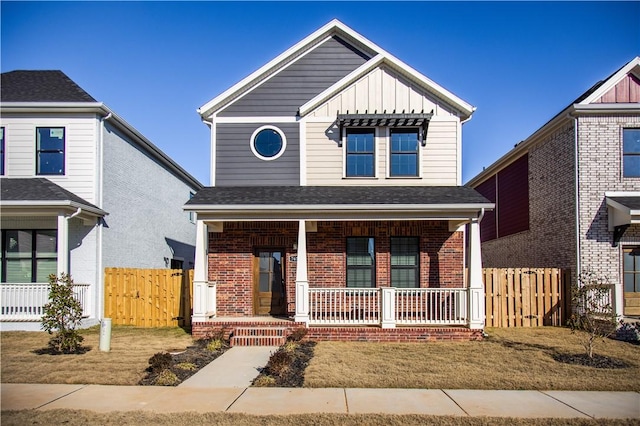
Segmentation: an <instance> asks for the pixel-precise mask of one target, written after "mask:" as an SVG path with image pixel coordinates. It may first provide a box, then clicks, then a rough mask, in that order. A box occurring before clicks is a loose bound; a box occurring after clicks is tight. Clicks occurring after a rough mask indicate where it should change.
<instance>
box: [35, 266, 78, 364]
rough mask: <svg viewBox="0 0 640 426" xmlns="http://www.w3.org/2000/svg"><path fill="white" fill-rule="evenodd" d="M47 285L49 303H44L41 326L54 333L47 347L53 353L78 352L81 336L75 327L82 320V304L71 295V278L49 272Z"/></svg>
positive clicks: (66, 275)
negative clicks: (48, 287) (48, 288)
mask: <svg viewBox="0 0 640 426" xmlns="http://www.w3.org/2000/svg"><path fill="white" fill-rule="evenodd" d="M49 286H50V290H49V303H47V304H45V305H44V315H43V316H42V328H43V329H44V330H45V331H46V332H47V333H49V334H54V336H53V337H51V339H50V340H49V349H50V351H51V352H52V353H54V354H75V353H80V352H81V351H82V346H81V343H82V340H83V337H82V336H81V335H80V334H79V333H78V330H77V327H78V326H79V325H80V321H81V320H82V305H81V304H80V302H79V301H77V300H76V299H75V298H74V296H73V280H72V279H71V276H69V275H68V274H64V273H63V274H61V275H60V277H58V276H56V275H55V274H51V275H49Z"/></svg>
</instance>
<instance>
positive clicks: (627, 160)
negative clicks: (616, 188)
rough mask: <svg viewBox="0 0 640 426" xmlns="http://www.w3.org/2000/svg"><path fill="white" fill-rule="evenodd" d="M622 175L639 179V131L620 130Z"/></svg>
mask: <svg viewBox="0 0 640 426" xmlns="http://www.w3.org/2000/svg"><path fill="white" fill-rule="evenodd" d="M622 175H623V177H626V178H628V177H640V129H622Z"/></svg>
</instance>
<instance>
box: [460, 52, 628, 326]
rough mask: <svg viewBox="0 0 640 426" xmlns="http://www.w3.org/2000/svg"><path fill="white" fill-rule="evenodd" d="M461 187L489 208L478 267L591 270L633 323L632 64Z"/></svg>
mask: <svg viewBox="0 0 640 426" xmlns="http://www.w3.org/2000/svg"><path fill="white" fill-rule="evenodd" d="M467 185H469V186H470V187H472V188H475V189H476V190H478V192H480V193H481V194H483V195H484V196H485V197H487V198H488V199H490V200H492V201H494V202H495V203H496V209H495V211H494V212H490V213H488V214H487V215H486V217H485V219H484V220H483V222H482V226H481V236H482V255H483V262H484V264H485V266H487V267H557V268H564V269H569V270H571V271H572V274H573V277H574V279H577V278H578V276H579V274H580V273H581V272H585V271H593V272H595V273H596V274H597V275H598V276H600V277H603V278H606V279H607V280H608V281H609V282H610V283H611V284H613V285H614V292H613V296H612V297H613V299H612V301H613V302H614V306H615V308H616V312H617V314H618V315H621V316H622V315H626V316H636V315H640V303H639V302H640V298H639V297H638V296H640V287H639V286H640V59H639V58H634V59H633V60H632V61H630V62H629V63H627V64H626V65H625V66H624V67H622V68H621V69H620V70H618V71H616V72H615V73H614V74H612V75H611V76H609V77H608V78H606V79H604V80H603V81H600V82H598V83H597V84H596V85H595V86H594V87H592V88H591V89H590V90H589V91H588V92H586V93H585V94H583V95H582V96H581V97H580V98H578V99H577V100H576V101H575V102H573V103H572V104H571V105H570V106H569V107H567V108H566V109H565V110H563V111H562V112H560V113H559V114H558V115H556V117H554V118H553V119H552V120H551V121H549V122H548V123H547V124H545V125H544V126H543V127H541V128H540V129H539V130H537V131H536V132H535V133H534V134H533V135H531V136H530V137H529V138H527V139H526V140H525V141H523V142H521V143H520V144H518V145H517V146H516V147H515V148H514V149H513V150H511V151H510V152H509V153H507V154H505V155H504V156H503V157H502V158H501V159H499V160H498V161H496V162H495V163H494V164H493V165H491V166H490V167H487V168H486V169H485V170H484V171H483V172H482V173H480V174H479V175H478V176H476V177H475V178H473V179H472V180H471V181H470V182H469V183H468V184H467Z"/></svg>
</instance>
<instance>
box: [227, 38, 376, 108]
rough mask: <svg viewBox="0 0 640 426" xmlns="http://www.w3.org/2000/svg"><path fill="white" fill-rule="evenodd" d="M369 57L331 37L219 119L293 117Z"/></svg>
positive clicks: (263, 84) (239, 100) (238, 102)
mask: <svg viewBox="0 0 640 426" xmlns="http://www.w3.org/2000/svg"><path fill="white" fill-rule="evenodd" d="M369 59H370V56H369V55H367V54H365V53H363V52H361V51H359V50H356V49H355V48H354V47H353V46H351V45H349V44H347V43H346V42H344V41H342V40H341V39H340V38H338V37H336V36H333V37H331V38H330V39H328V40H327V41H325V42H324V43H322V44H320V45H318V46H317V47H315V48H314V49H313V50H312V51H310V52H309V53H307V54H306V55H304V56H303V57H301V58H299V59H297V60H295V61H294V62H293V63H292V64H290V65H289V66H288V67H287V68H285V69H283V70H282V71H280V72H279V73H277V74H276V75H274V76H273V77H271V78H269V79H267V80H266V81H264V82H263V83H261V84H260V85H259V86H258V87H256V88H255V89H253V90H252V91H251V92H249V93H247V94H246V95H245V96H243V97H241V98H240V99H238V100H237V101H235V102H233V103H232V104H231V105H229V106H228V107H226V108H225V109H224V110H222V111H221V112H220V113H219V114H218V116H220V117H256V116H281V117H282V116H286V117H292V116H295V115H296V113H297V112H298V108H300V106H301V105H304V104H305V103H306V102H307V101H309V100H311V99H313V98H314V97H315V96H316V95H318V94H320V93H321V92H322V91H323V90H325V89H327V88H328V87H330V86H331V85H332V84H334V83H335V82H337V81H339V80H340V79H341V78H343V77H344V76H346V75H347V74H349V73H350V72H352V71H353V70H355V69H356V68H358V67H359V66H360V65H362V64H364V63H365V62H366V61H367V60H369Z"/></svg>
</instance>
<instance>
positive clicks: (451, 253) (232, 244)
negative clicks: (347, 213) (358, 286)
mask: <svg viewBox="0 0 640 426" xmlns="http://www.w3.org/2000/svg"><path fill="white" fill-rule="evenodd" d="M349 236H367V237H374V238H375V252H376V286H377V287H384V286H388V285H389V282H390V276H389V265H390V253H389V251H390V248H389V246H390V237H392V236H418V237H420V251H421V252H420V286H421V287H435V288H438V287H442V288H462V287H464V236H463V234H462V232H450V231H449V229H448V222H447V221H399V222H393V221H352V222H349V221H341V222H318V230H317V232H307V262H308V280H309V286H310V287H311V288H314V287H315V288H320V287H323V288H326V287H345V285H346V284H345V283H346V254H345V251H346V238H347V237H349ZM297 240H298V223H297V222H227V223H225V224H224V231H223V232H221V233H209V258H208V262H209V280H211V281H215V282H216V283H217V313H218V316H220V317H225V316H232V317H237V316H252V315H254V312H253V262H254V252H255V250H256V249H257V248H273V249H281V250H283V251H284V253H285V259H286V260H285V263H284V267H285V275H286V280H285V281H286V283H285V285H286V297H287V301H288V303H287V306H288V309H287V310H288V313H289V315H292V314H293V313H294V311H295V305H294V303H293V302H294V300H295V280H296V265H297V262H296V261H293V260H292V257H293V256H295V255H297V253H296V251H295V250H294V249H293V246H294V244H296V243H297Z"/></svg>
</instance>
